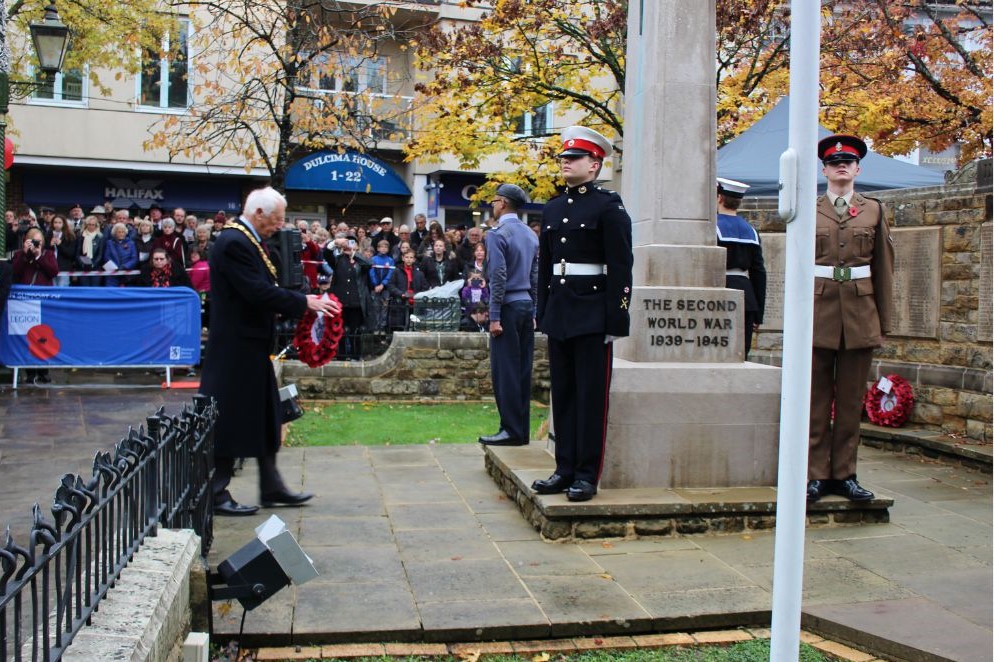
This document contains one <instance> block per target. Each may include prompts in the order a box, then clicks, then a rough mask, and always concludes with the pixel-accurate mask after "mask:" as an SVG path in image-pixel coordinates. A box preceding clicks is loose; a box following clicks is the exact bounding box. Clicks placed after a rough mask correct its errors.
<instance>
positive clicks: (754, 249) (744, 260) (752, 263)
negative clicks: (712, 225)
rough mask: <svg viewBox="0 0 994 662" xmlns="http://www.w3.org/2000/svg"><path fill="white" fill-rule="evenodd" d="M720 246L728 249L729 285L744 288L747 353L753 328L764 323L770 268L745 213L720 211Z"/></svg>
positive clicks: (726, 282) (733, 287)
mask: <svg viewBox="0 0 994 662" xmlns="http://www.w3.org/2000/svg"><path fill="white" fill-rule="evenodd" d="M718 245H719V246H721V247H723V248H724V249H725V269H726V271H725V287H728V288H731V289H733V290H742V292H743V298H744V300H745V301H744V303H745V356H746V358H748V357H749V348H750V347H752V327H753V325H754V324H762V323H763V312H764V310H765V308H766V267H765V266H763V247H762V245H761V244H760V242H759V233H758V232H756V229H755V228H753V227H752V226H751V225H749V221H747V220H745V219H744V218H742V217H741V216H732V215H730V214H718Z"/></svg>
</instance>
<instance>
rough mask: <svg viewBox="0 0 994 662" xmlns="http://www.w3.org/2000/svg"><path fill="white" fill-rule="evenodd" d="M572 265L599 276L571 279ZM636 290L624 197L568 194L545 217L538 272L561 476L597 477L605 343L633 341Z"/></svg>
mask: <svg viewBox="0 0 994 662" xmlns="http://www.w3.org/2000/svg"><path fill="white" fill-rule="evenodd" d="M574 264H575V265H585V266H581V267H580V269H578V270H580V271H584V272H590V271H596V270H597V269H598V267H600V268H601V273H599V274H592V275H571V274H570V273H569V271H570V270H571V269H573V267H572V266H571V265H574ZM564 265H566V266H565V267H564ZM564 269H565V270H566V271H567V273H566V274H565V275H563V271H564ZM631 290H632V222H631V219H630V218H629V216H628V212H627V211H625V206H624V204H623V203H622V201H621V197H620V196H619V195H618V194H617V193H615V192H614V191H609V190H607V189H604V188H601V187H600V186H597V185H596V184H594V183H593V182H588V183H585V184H581V185H579V186H571V187H566V188H565V189H564V191H563V193H562V194H561V195H559V196H557V197H555V198H553V199H552V200H550V201H549V203H548V204H546V206H545V209H544V211H543V213H542V233H541V236H540V237H539V268H538V324H539V328H540V329H541V330H542V331H543V332H544V333H545V334H546V336H548V340H549V369H550V372H551V376H552V415H553V422H554V424H555V433H556V473H557V474H559V475H560V476H563V477H566V478H573V479H574V480H586V481H590V482H591V483H594V484H596V483H597V480H598V479H599V478H600V473H601V468H602V464H603V459H604V441H605V434H606V431H607V409H608V390H609V388H610V385H611V359H612V344H611V343H605V342H604V341H605V336H606V335H610V336H615V337H622V336H627V335H628V329H629V307H630V305H631V294H632V291H631Z"/></svg>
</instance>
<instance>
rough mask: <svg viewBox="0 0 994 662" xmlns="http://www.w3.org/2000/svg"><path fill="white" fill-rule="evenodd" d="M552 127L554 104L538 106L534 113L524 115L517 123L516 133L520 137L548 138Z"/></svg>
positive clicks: (515, 126)
mask: <svg viewBox="0 0 994 662" xmlns="http://www.w3.org/2000/svg"><path fill="white" fill-rule="evenodd" d="M551 127H552V102H551V101H550V102H549V103H544V104H542V105H541V106H536V107H535V109H534V111H532V112H530V113H524V114H523V115H521V116H520V117H518V119H517V120H516V122H515V125H514V132H515V133H516V134H518V135H519V136H547V135H549V130H550V128H551Z"/></svg>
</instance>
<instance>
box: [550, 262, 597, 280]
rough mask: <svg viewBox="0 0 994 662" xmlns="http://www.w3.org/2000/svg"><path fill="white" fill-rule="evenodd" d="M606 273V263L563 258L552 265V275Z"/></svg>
mask: <svg viewBox="0 0 994 662" xmlns="http://www.w3.org/2000/svg"><path fill="white" fill-rule="evenodd" d="M606 273H607V265H606V264H587V263H582V262H566V261H565V260H563V261H562V262H555V263H553V265H552V275H553V276H603V275H604V274H606Z"/></svg>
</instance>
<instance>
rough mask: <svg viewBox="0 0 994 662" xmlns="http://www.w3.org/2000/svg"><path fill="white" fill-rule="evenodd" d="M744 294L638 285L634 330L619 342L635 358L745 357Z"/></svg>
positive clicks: (725, 360) (728, 359) (622, 352)
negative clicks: (743, 328)
mask: <svg viewBox="0 0 994 662" xmlns="http://www.w3.org/2000/svg"><path fill="white" fill-rule="evenodd" d="M742 301H743V299H742V292H741V291H739V290H730V289H725V288H700V287H636V288H634V290H633V292H632V304H631V308H630V312H631V320H632V324H631V334H630V336H629V337H628V338H627V339H626V340H625V341H624V342H623V343H621V344H620V345H619V346H618V357H619V358H624V359H628V360H630V361H640V362H642V361H647V362H680V363H729V362H734V361H742V357H743V355H744V347H743V345H744V342H745V341H744V336H743V332H742V324H743V323H744V321H745V318H744V312H743V303H742Z"/></svg>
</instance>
